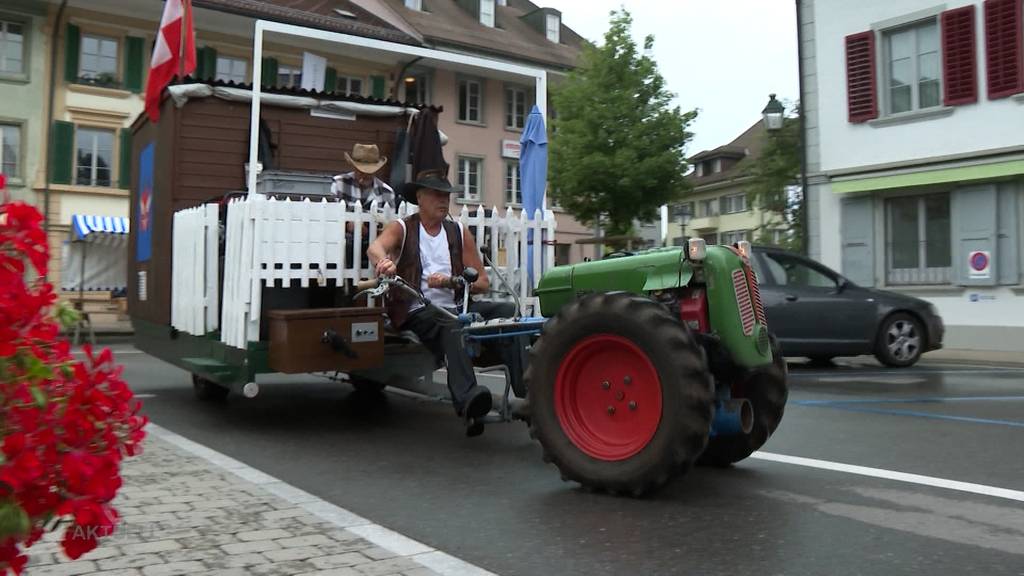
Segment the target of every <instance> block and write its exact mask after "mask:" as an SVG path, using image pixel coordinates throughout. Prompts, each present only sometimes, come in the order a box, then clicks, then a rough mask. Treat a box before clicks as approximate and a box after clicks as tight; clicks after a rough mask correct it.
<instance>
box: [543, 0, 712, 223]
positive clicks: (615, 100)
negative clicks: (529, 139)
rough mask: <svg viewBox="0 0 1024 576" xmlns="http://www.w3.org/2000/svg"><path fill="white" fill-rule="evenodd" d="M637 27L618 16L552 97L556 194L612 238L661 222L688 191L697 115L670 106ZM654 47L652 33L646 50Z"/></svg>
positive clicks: (627, 17) (625, 16) (623, 14)
mask: <svg viewBox="0 0 1024 576" xmlns="http://www.w3.org/2000/svg"><path fill="white" fill-rule="evenodd" d="M631 25H632V17H631V16H630V15H629V13H628V12H626V11H625V10H623V11H621V12H618V13H614V12H613V13H612V20H611V25H610V28H609V30H608V32H607V33H606V34H605V41H604V44H603V45H602V46H591V45H586V46H585V47H584V50H583V53H582V55H581V59H580V65H579V67H578V68H576V69H575V70H573V71H572V72H570V74H569V77H568V79H567V81H566V82H565V84H563V85H562V86H561V87H559V88H557V89H555V91H554V92H553V98H552V100H553V105H554V109H555V111H556V114H557V116H556V117H555V119H554V120H553V122H552V127H553V129H554V130H553V131H554V134H553V135H552V137H551V145H550V155H551V184H552V186H551V188H552V195H553V196H554V197H555V198H556V200H558V203H559V204H560V205H561V206H562V207H563V208H565V209H566V210H567V211H568V212H569V213H571V214H572V215H573V216H575V217H576V218H577V219H578V220H580V221H581V222H583V223H584V224H586V225H593V224H594V223H595V222H596V221H597V220H598V219H599V218H600V219H602V220H603V221H604V223H605V224H606V227H607V234H608V235H617V234H623V233H628V232H629V230H630V228H631V226H632V222H633V221H634V220H635V219H643V220H648V219H653V218H655V217H656V216H657V211H658V208H659V207H660V206H661V205H663V204H667V203H669V202H671V201H673V200H675V199H676V198H678V197H679V196H680V195H681V194H682V193H683V192H685V190H686V189H687V184H686V181H685V180H684V179H683V174H684V172H685V168H686V161H685V158H684V147H685V145H686V143H687V142H688V141H689V139H690V138H691V134H690V133H689V132H688V131H687V127H688V126H689V125H690V124H691V123H692V122H693V121H694V119H695V118H696V116H697V113H696V112H695V111H691V112H686V113H683V112H681V111H680V109H679V107H678V106H677V107H671V106H670V103H671V100H672V98H673V94H672V93H670V92H668V91H667V90H666V89H665V81H664V79H663V78H662V77H661V75H660V74H659V73H658V70H657V64H656V63H655V62H654V60H653V59H652V58H650V57H648V56H646V55H644V54H640V53H639V51H638V49H637V46H636V44H635V43H634V42H633V39H632V37H631V33H630V27H631ZM653 45H654V38H653V37H651V36H648V37H647V38H646V39H645V40H644V51H645V52H647V53H649V51H650V50H651V49H652V47H653Z"/></svg>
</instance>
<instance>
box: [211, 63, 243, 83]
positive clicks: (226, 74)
mask: <svg viewBox="0 0 1024 576" xmlns="http://www.w3.org/2000/svg"><path fill="white" fill-rule="evenodd" d="M248 65H249V64H248V62H246V61H245V60H244V59H242V58H230V57H228V56H217V80H223V81H224V82H235V83H236V84H245V75H246V72H247V68H248Z"/></svg>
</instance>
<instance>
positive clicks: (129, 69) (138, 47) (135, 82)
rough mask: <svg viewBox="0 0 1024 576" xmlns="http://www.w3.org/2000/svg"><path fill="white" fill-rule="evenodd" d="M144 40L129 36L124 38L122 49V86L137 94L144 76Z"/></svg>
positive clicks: (140, 90) (140, 89)
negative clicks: (123, 47)
mask: <svg viewBox="0 0 1024 576" xmlns="http://www.w3.org/2000/svg"><path fill="white" fill-rule="evenodd" d="M144 51H145V40H143V39H142V38H135V37H132V36H129V37H128V38H126V39H125V49H124V87H125V89H127V90H131V91H132V92H135V93H136V94H138V93H139V92H142V77H143V76H144V70H143V61H144V58H145V56H143V52H144Z"/></svg>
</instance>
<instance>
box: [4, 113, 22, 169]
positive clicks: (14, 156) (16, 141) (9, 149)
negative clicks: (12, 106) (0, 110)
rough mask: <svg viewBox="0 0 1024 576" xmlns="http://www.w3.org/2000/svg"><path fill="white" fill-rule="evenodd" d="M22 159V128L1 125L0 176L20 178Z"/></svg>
mask: <svg viewBox="0 0 1024 576" xmlns="http://www.w3.org/2000/svg"><path fill="white" fill-rule="evenodd" d="M20 159H21V126H18V125H17V124H0V174H3V175H4V176H7V177H8V178H12V179H13V178H19V177H20V175H21V171H20V166H19V164H18V162H19V160H20Z"/></svg>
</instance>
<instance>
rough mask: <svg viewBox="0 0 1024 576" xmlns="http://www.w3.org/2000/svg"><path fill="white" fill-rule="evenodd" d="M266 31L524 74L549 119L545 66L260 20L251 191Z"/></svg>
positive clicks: (255, 63) (251, 128) (255, 54)
mask: <svg viewBox="0 0 1024 576" xmlns="http://www.w3.org/2000/svg"><path fill="white" fill-rule="evenodd" d="M267 32H271V33H277V34H283V35H289V36H298V37H301V38H307V39H314V40H324V41H327V42H333V43H336V44H342V45H349V46H359V47H362V48H369V49H372V50H380V51H382V52H388V53H391V54H396V55H404V56H415V57H421V58H429V59H431V60H435V61H440V62H449V63H452V64H458V65H461V66H467V67H471V68H477V69H479V70H491V71H498V72H503V73H506V74H512V75H515V76H521V77H524V78H532V79H533V81H534V84H535V86H536V90H537V97H536V102H537V107H538V108H540V111H541V114H542V115H543V116H544V118H545V119H547V115H548V110H547V101H548V99H547V88H548V86H547V85H548V72H547V70H545V69H544V68H535V67H531V66H523V65H521V64H515V63H512V62H507V61H504V60H496V59H492V58H483V57H480V56H471V55H468V54H459V53H455V52H444V51H442V50H434V49H431V48H422V47H419V46H409V45H406V44H399V43H397V42H387V41H385V40H377V39H374V38H366V37H363V36H354V35H351V34H342V33H340V32H328V31H326V30H319V29H316V28H307V27H304V26H295V25H292V24H284V23H281V22H272V21H269V20H257V21H256V28H255V31H254V34H253V51H252V52H253V53H252V109H251V115H250V123H249V166H250V169H249V175H248V189H249V194H253V193H254V191H255V190H256V169H255V168H256V162H257V159H258V157H259V155H258V150H259V124H260V96H261V95H262V85H263V82H262V79H263V37H264V34H265V33H267ZM545 200H546V198H545Z"/></svg>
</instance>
